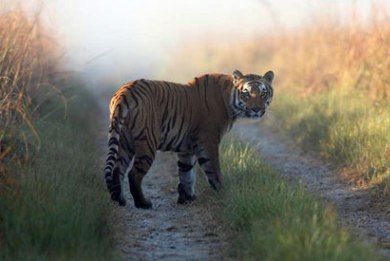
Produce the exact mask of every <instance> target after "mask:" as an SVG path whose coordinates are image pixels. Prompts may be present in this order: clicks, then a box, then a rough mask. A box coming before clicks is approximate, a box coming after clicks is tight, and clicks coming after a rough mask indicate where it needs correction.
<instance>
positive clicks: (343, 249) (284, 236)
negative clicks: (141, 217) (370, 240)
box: [214, 137, 380, 260]
mask: <svg viewBox="0 0 390 261" xmlns="http://www.w3.org/2000/svg"><path fill="white" fill-rule="evenodd" d="M221 151H223V155H222V157H223V162H222V168H223V172H224V184H225V191H227V193H224V194H223V195H222V196H221V197H220V202H219V205H221V206H222V207H221V208H222V210H221V217H220V218H221V220H222V222H223V223H225V226H226V231H231V234H230V239H231V240H232V241H233V248H231V249H230V250H231V253H230V255H232V256H233V257H235V258H238V259H240V260H259V259H261V260H380V257H378V256H376V254H375V253H374V252H373V251H372V250H371V249H369V248H368V247H367V246H365V245H363V244H361V243H358V242H357V241H356V240H352V238H351V236H350V235H349V234H348V233H347V231H345V230H344V229H341V228H340V226H339V225H337V222H336V217H335V214H334V213H333V211H332V210H331V209H329V208H328V207H325V206H324V204H322V203H321V202H320V201H319V200H318V199H317V198H316V197H315V196H314V195H312V194H310V193H308V192H307V191H305V189H303V187H302V186H300V185H299V184H296V185H291V184H288V182H287V181H286V180H284V179H283V178H281V176H280V175H279V174H278V173H276V172H275V171H274V170H272V168H271V167H270V166H268V165H266V164H265V163H264V162H263V161H262V160H261V159H259V156H258V153H257V152H255V151H254V150H253V149H250V148H249V147H248V145H247V144H244V143H242V142H239V141H238V140H236V139H234V138H232V137H230V138H228V139H227V140H225V141H224V143H223V147H222V150H221ZM214 204H215V202H214Z"/></svg>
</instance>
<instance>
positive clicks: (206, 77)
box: [204, 74, 210, 113]
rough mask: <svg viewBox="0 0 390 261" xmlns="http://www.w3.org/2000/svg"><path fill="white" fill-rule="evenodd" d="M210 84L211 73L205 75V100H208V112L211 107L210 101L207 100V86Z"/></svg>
mask: <svg viewBox="0 0 390 261" xmlns="http://www.w3.org/2000/svg"><path fill="white" fill-rule="evenodd" d="M208 86H209V75H208V74H206V75H205V80H204V100H205V102H206V108H207V113H208V112H209V111H210V108H209V103H208V102H207V88H208Z"/></svg>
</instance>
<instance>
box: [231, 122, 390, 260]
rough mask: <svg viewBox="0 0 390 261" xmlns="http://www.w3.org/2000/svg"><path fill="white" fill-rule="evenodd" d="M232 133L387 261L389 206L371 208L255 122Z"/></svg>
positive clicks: (356, 192)
mask: <svg viewBox="0 0 390 261" xmlns="http://www.w3.org/2000/svg"><path fill="white" fill-rule="evenodd" d="M232 131H233V133H235V134H236V135H237V136H238V137H239V138H241V139H243V140H245V141H247V142H249V143H250V144H251V146H253V147H254V148H256V150H257V151H259V153H260V154H261V156H262V157H263V158H264V159H265V160H266V162H268V163H269V164H271V165H272V166H273V167H274V168H275V169H277V170H278V171H280V172H281V174H282V175H284V176H285V177H286V178H287V179H288V180H291V181H292V182H297V181H302V182H303V184H304V185H305V187H307V188H308V189H309V190H310V191H312V192H314V193H315V194H320V196H321V197H322V198H323V199H324V200H325V201H326V202H328V203H330V204H331V205H332V206H334V209H335V210H336V212H337V216H338V218H339V221H340V223H341V224H342V225H344V226H346V227H348V228H349V230H350V231H351V232H352V233H353V235H355V236H357V237H359V238H360V239H361V240H363V241H365V242H368V243H370V244H373V245H374V246H376V247H377V248H378V249H379V252H380V253H381V254H382V255H383V256H385V257H386V258H389V259H390V249H389V248H390V244H389V243H390V207H389V205H388V204H384V206H387V208H386V207H383V206H382V208H380V207H378V206H373V204H372V202H369V200H368V198H367V197H366V196H365V195H364V193H365V191H362V190H359V189H358V188H357V187H354V186H351V185H348V184H345V183H343V182H341V180H340V177H339V176H338V173H337V171H335V170H333V171H332V169H331V168H330V166H327V165H326V164H324V162H322V161H320V160H318V159H316V158H315V157H313V156H312V155H309V154H307V153H304V152H303V150H302V149H300V148H299V147H297V146H295V145H294V144H293V143H292V142H291V140H287V139H283V138H281V137H280V136H278V135H275V134H274V133H273V132H272V131H271V130H269V129H267V127H261V126H260V125H259V123H258V122H255V121H250V120H249V121H248V120H243V121H241V122H240V123H239V124H236V125H235V126H234V127H233V130H232Z"/></svg>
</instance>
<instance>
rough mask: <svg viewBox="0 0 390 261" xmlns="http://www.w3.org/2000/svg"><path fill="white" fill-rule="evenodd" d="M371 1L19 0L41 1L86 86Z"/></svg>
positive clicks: (149, 71)
mask: <svg viewBox="0 0 390 261" xmlns="http://www.w3.org/2000/svg"><path fill="white" fill-rule="evenodd" d="M5 2H6V3H7V2H8V4H9V3H12V1H5ZM371 2H372V1H370V0H355V1H353V0H344V1H336V0H317V1H309V0H290V1H282V0H274V1H269V0H246V1H234V0H223V1H222V0H211V1H210V0H208V1H206V0H198V1H180V0H167V1H158V0H148V1H142V0H132V1H130V0H115V1H109V0H98V1H96V0H83V1H77V0H67V1H64V0H62V1H61V0H43V1H39V2H37V1H34V0H25V1H22V3H23V4H22V5H23V7H26V8H30V9H31V10H35V9H37V8H38V9H39V8H41V12H43V14H44V17H45V22H46V23H47V24H48V25H49V28H50V29H51V30H52V31H53V33H54V34H55V35H56V36H59V37H58V39H61V40H60V43H59V44H60V45H61V46H62V47H63V52H64V58H63V59H64V62H65V63H66V65H67V68H68V69H69V70H72V71H76V72H79V73H80V75H82V77H83V78H85V79H87V84H88V85H89V87H96V88H98V87H99V88H100V87H101V86H103V85H104V84H101V83H102V82H105V81H106V80H107V79H111V81H112V79H116V81H117V82H118V84H121V83H125V82H127V81H129V80H131V79H134V78H141V77H142V78H153V79H156V78H161V77H163V76H162V74H161V73H160V72H161V70H162V68H164V66H165V65H166V64H167V63H169V61H170V59H171V57H172V56H173V55H174V53H175V52H176V51H177V50H179V49H180V48H182V47H183V45H185V44H186V43H188V42H191V41H199V40H200V39H203V38H206V39H208V38H209V39H214V40H217V41H221V42H223V43H224V44H227V45H228V44H229V43H230V42H235V41H240V40H242V39H248V38H252V37H258V35H261V37H264V38H266V37H267V35H268V34H273V33H275V32H277V31H279V30H297V29H300V28H302V27H304V26H305V25H307V24H310V22H311V21H313V20H314V19H316V16H317V14H319V13H320V14H322V15H324V14H325V15H326V13H328V12H329V13H331V14H332V15H333V16H334V15H335V14H336V17H333V19H335V20H336V21H339V22H340V23H341V24H342V23H344V22H348V20H349V19H350V17H349V16H345V15H344V14H345V13H351V12H350V9H351V8H354V9H356V14H357V15H359V16H363V17H364V16H366V15H367V14H368V13H369V12H370V10H369V9H370V8H371ZM3 4H4V2H3ZM387 6H388V5H387ZM347 11H348V12H347ZM188 62H189V63H190V62H191V60H190V59H189V60H188ZM200 73H203V72H193V74H194V75H197V74H200ZM224 73H230V72H224ZM165 78H168V79H174V77H167V76H166V77H165ZM114 88H116V87H114Z"/></svg>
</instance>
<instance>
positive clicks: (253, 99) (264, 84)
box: [232, 70, 274, 118]
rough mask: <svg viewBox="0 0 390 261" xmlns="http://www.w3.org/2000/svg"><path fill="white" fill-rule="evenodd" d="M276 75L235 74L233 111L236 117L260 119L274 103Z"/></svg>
mask: <svg viewBox="0 0 390 261" xmlns="http://www.w3.org/2000/svg"><path fill="white" fill-rule="evenodd" d="M273 79H274V73H273V72H272V71H268V72H267V73H266V74H264V76H261V75H256V74H242V73H241V72H240V71H238V70H235V71H234V72H233V86H234V88H233V93H232V110H233V116H235V117H237V116H238V117H246V118H260V117H261V116H263V115H264V113H265V111H266V110H267V108H268V106H269V105H270V103H271V101H272V96H273V88H272V85H271V84H272V80H273Z"/></svg>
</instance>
